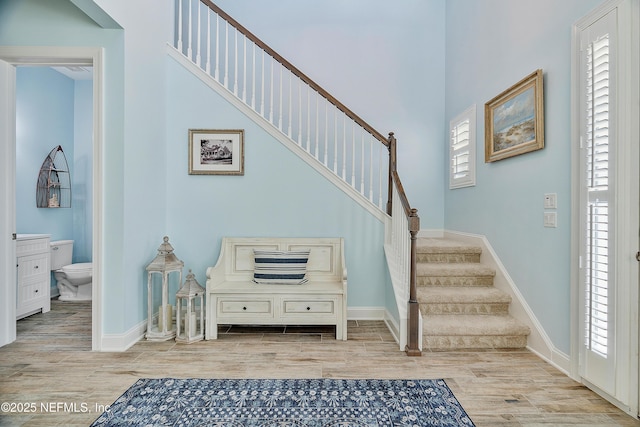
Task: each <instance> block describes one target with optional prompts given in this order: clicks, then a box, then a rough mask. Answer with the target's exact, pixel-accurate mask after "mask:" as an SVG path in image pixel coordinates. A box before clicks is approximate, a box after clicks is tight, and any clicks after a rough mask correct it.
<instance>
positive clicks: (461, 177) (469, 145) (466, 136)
mask: <svg viewBox="0 0 640 427" xmlns="http://www.w3.org/2000/svg"><path fill="white" fill-rule="evenodd" d="M475 146H476V106H475V105H473V106H472V107H470V108H469V109H467V110H466V111H465V112H463V113H462V114H460V115H459V116H458V117H456V118H455V119H453V120H451V122H450V124H449V162H450V165H449V188H452V189H453V188H461V187H470V186H473V185H475V184H476V159H475V157H476V156H475Z"/></svg>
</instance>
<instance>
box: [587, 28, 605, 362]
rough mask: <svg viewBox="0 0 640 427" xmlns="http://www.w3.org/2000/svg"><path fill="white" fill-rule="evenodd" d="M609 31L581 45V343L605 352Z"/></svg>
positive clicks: (602, 353)
mask: <svg viewBox="0 0 640 427" xmlns="http://www.w3.org/2000/svg"><path fill="white" fill-rule="evenodd" d="M609 88H610V69H609V35H605V36H603V37H600V38H598V39H597V40H595V41H594V42H592V43H590V45H589V47H588V49H587V87H586V96H587V106H586V108H587V117H586V130H585V131H586V136H587V138H586V139H587V144H586V161H587V164H586V172H587V173H586V180H587V183H586V186H587V192H588V206H587V239H586V243H587V251H586V267H587V268H586V276H587V277H586V287H587V289H586V296H587V298H586V304H587V307H586V310H585V313H586V314H587V319H586V328H585V329H586V341H585V343H586V346H587V348H588V349H590V350H592V351H594V352H596V353H598V354H600V355H601V356H604V357H606V356H607V353H608V347H609V344H608V340H607V337H608V335H609V320H608V316H609V296H610V295H609V285H610V279H609V270H610V269H609V264H610V259H609V258H610V257H609V199H610V197H609V196H610V195H609V128H610V126H609Z"/></svg>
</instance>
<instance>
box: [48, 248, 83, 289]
mask: <svg viewBox="0 0 640 427" xmlns="http://www.w3.org/2000/svg"><path fill="white" fill-rule="evenodd" d="M50 245H51V271H53V276H54V277H55V279H56V281H57V282H58V291H60V297H59V298H58V299H59V300H60V301H88V300H91V279H92V273H93V264H92V263H90V262H83V263H77V264H72V263H71V259H72V256H73V240H58V241H55V242H51V243H50Z"/></svg>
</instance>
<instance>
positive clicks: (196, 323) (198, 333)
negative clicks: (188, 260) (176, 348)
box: [176, 270, 204, 344]
mask: <svg viewBox="0 0 640 427" xmlns="http://www.w3.org/2000/svg"><path fill="white" fill-rule="evenodd" d="M176 327H177V331H176V341H177V342H182V343H187V344H190V343H192V342H195V341H200V340H202V339H203V338H204V288H203V287H202V286H200V284H199V283H198V281H197V280H196V278H195V276H194V275H193V273H191V270H189V274H187V279H186V280H185V281H184V285H183V286H182V288H180V290H179V291H178V292H177V293H176Z"/></svg>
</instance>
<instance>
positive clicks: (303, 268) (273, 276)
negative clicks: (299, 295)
mask: <svg viewBox="0 0 640 427" xmlns="http://www.w3.org/2000/svg"><path fill="white" fill-rule="evenodd" d="M253 256H254V267H253V281H254V282H255V283H260V284H271V285H301V284H303V283H306V282H307V279H306V277H305V276H306V274H307V261H308V260H309V251H308V250H306V251H261V250H255V249H254V251H253Z"/></svg>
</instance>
